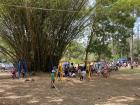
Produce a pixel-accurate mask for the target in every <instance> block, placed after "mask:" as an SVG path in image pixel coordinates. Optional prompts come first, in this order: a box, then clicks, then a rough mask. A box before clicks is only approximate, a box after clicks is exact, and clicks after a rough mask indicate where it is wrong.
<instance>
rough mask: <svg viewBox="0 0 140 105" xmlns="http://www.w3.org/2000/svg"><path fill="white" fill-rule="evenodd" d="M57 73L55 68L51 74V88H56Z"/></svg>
mask: <svg viewBox="0 0 140 105" xmlns="http://www.w3.org/2000/svg"><path fill="white" fill-rule="evenodd" d="M55 72H56V67H53V70H52V72H51V87H52V88H55V84H54V83H55Z"/></svg>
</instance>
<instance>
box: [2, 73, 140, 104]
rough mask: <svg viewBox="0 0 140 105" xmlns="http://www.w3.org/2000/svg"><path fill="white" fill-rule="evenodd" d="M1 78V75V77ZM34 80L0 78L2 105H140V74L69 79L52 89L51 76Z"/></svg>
mask: <svg viewBox="0 0 140 105" xmlns="http://www.w3.org/2000/svg"><path fill="white" fill-rule="evenodd" d="M1 75H2V74H1ZM33 79H34V81H27V82H26V81H25V80H24V79H20V80H12V79H11V78H5V79H4V78H1V79H0V105H140V74H133V75H130V74H120V73H119V72H114V73H112V74H111V76H110V77H109V78H107V79H105V78H103V77H96V76H94V77H93V79H92V80H90V81H87V80H86V81H80V80H79V79H78V78H77V79H74V78H66V79H64V80H63V81H56V87H57V89H52V88H50V77H49V76H48V75H47V74H40V75H38V76H35V77H33Z"/></svg>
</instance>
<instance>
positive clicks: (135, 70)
mask: <svg viewBox="0 0 140 105" xmlns="http://www.w3.org/2000/svg"><path fill="white" fill-rule="evenodd" d="M120 73H122V74H135V73H140V68H134V69H121V70H120Z"/></svg>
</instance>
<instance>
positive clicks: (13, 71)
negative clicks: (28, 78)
mask: <svg viewBox="0 0 140 105" xmlns="http://www.w3.org/2000/svg"><path fill="white" fill-rule="evenodd" d="M12 78H13V79H15V78H16V68H14V67H13V69H12Z"/></svg>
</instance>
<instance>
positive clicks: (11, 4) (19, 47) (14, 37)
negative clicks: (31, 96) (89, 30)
mask: <svg viewBox="0 0 140 105" xmlns="http://www.w3.org/2000/svg"><path fill="white" fill-rule="evenodd" d="M87 3H88V0H12V1H11V0H2V1H1V2H0V4H5V5H2V6H1V8H0V13H1V15H0V19H1V21H2V23H1V25H0V33H1V37H2V38H3V40H4V42H6V43H7V44H8V45H9V46H10V48H12V50H11V49H10V50H8V49H7V48H5V46H1V49H2V50H3V52H5V53H6V54H8V55H10V57H12V58H13V59H14V60H15V61H17V60H18V59H21V58H23V59H25V60H26V61H27V62H31V63H32V67H33V68H32V69H33V70H41V71H47V70H48V69H49V68H50V67H52V66H54V65H57V64H58V62H59V60H60V59H61V57H62V56H63V52H64V51H65V48H66V47H67V45H68V44H69V43H70V42H71V41H72V40H73V39H75V38H77V37H78V36H79V33H80V32H81V31H82V30H83V29H84V28H85V27H86V25H87V21H89V19H88V18H87V16H89V15H90V12H91V11H90V10H89V9H87V10H85V9H86V8H87ZM83 10H85V12H82V11H83Z"/></svg>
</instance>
